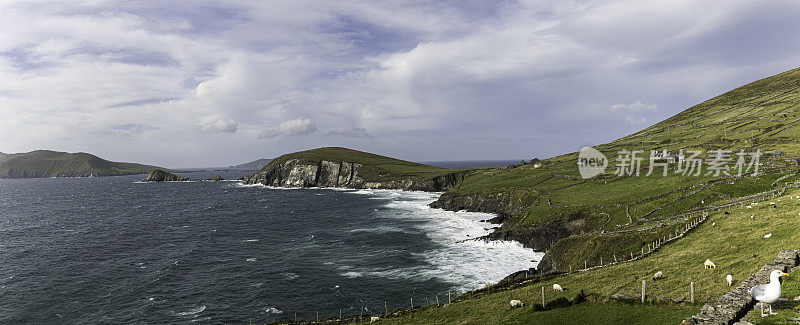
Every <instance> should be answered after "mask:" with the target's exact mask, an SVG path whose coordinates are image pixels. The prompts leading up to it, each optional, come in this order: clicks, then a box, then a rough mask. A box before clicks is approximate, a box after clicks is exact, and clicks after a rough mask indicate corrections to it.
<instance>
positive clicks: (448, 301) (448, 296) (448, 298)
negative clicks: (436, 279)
mask: <svg viewBox="0 0 800 325" xmlns="http://www.w3.org/2000/svg"><path fill="white" fill-rule="evenodd" d="M451 303H452V302H451V301H450V290H447V304H448V305H449V304H451Z"/></svg>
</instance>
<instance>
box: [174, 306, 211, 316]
mask: <svg viewBox="0 0 800 325" xmlns="http://www.w3.org/2000/svg"><path fill="white" fill-rule="evenodd" d="M204 310H206V306H205V305H203V306H200V307H197V308H192V309H190V310H188V311H184V312H180V313H175V316H180V317H185V316H192V317H197V314H199V313H202V312H203V311H204Z"/></svg>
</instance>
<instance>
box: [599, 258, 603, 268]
mask: <svg viewBox="0 0 800 325" xmlns="http://www.w3.org/2000/svg"><path fill="white" fill-rule="evenodd" d="M600 266H603V257H602V256H600Z"/></svg>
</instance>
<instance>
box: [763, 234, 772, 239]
mask: <svg viewBox="0 0 800 325" xmlns="http://www.w3.org/2000/svg"><path fill="white" fill-rule="evenodd" d="M770 237H772V233H768V234H766V235H764V238H770Z"/></svg>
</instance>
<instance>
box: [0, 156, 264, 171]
mask: <svg viewBox="0 0 800 325" xmlns="http://www.w3.org/2000/svg"><path fill="white" fill-rule="evenodd" d="M0 159H2V158H0ZM270 160H272V159H267V158H262V159H258V160H253V161H251V162H249V163H244V164H241V165H236V166H231V167H230V168H233V169H244V170H259V169H261V168H264V166H266V165H267V164H268V163H269V161H270Z"/></svg>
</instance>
